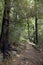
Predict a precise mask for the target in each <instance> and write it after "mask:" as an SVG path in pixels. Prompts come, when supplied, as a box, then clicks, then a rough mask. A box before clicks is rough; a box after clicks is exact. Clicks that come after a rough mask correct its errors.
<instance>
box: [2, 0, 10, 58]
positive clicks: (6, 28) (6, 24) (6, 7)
mask: <svg viewBox="0 0 43 65" xmlns="http://www.w3.org/2000/svg"><path fill="white" fill-rule="evenodd" d="M4 2H5V5H4V14H3V21H2V30H1V44H2V52H3V58H7V56H8V53H7V51H8V43H9V42H8V35H9V12H10V0H4Z"/></svg>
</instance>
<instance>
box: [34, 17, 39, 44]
mask: <svg viewBox="0 0 43 65" xmlns="http://www.w3.org/2000/svg"><path fill="white" fill-rule="evenodd" d="M35 43H36V44H38V25H37V16H35Z"/></svg>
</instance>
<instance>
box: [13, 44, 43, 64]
mask: <svg viewBox="0 0 43 65" xmlns="http://www.w3.org/2000/svg"><path fill="white" fill-rule="evenodd" d="M42 56H43V54H42V53H40V52H38V51H37V50H36V49H34V48H33V47H32V45H31V44H27V45H26V49H25V50H23V51H22V53H21V54H20V55H18V54H17V55H16V57H15V60H14V59H13V63H14V64H13V65H42Z"/></svg>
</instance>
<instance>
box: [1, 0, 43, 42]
mask: <svg viewBox="0 0 43 65" xmlns="http://www.w3.org/2000/svg"><path fill="white" fill-rule="evenodd" d="M10 1H11V5H10V6H11V9H10V22H9V42H16V43H17V42H24V41H26V40H28V39H30V40H31V41H34V37H35V18H34V17H35V15H36V14H37V17H38V36H39V37H40V39H41V40H42V39H43V25H42V23H41V22H43V19H42V18H43V4H42V2H43V0H10ZM3 11H4V0H0V32H1V26H2V18H3ZM39 19H40V20H39Z"/></svg>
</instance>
